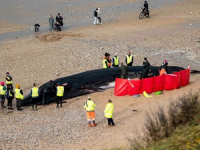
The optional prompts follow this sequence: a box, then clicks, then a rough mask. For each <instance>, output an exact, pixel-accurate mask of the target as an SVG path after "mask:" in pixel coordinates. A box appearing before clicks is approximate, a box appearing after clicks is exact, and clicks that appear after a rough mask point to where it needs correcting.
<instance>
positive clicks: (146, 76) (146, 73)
mask: <svg viewBox="0 0 200 150" xmlns="http://www.w3.org/2000/svg"><path fill="white" fill-rule="evenodd" d="M148 74H149V70H146V71H144V72H143V78H148Z"/></svg>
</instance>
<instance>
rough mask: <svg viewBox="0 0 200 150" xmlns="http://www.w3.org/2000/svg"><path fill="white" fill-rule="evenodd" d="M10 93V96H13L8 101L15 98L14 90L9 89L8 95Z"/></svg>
mask: <svg viewBox="0 0 200 150" xmlns="http://www.w3.org/2000/svg"><path fill="white" fill-rule="evenodd" d="M9 92H10V94H11V95H12V96H11V97H8V99H13V98H14V92H13V90H12V89H10V88H7V91H6V93H8V94H9Z"/></svg>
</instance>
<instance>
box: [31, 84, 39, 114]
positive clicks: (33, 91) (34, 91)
mask: <svg viewBox="0 0 200 150" xmlns="http://www.w3.org/2000/svg"><path fill="white" fill-rule="evenodd" d="M33 86H34V87H33V88H32V89H31V97H32V110H35V111H37V102H38V100H39V94H40V92H39V88H38V87H37V85H36V83H34V84H33Z"/></svg>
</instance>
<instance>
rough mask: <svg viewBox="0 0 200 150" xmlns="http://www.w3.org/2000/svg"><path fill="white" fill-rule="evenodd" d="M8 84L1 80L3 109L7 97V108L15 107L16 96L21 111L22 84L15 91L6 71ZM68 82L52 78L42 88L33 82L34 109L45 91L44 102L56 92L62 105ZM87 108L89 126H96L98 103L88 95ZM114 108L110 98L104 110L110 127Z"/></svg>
mask: <svg viewBox="0 0 200 150" xmlns="http://www.w3.org/2000/svg"><path fill="white" fill-rule="evenodd" d="M5 79H6V85H5V84H4V82H1V85H0V99H1V109H2V108H6V107H5V106H4V102H5V99H7V109H13V108H12V101H13V99H14V98H16V107H17V110H18V111H21V110H22V109H21V101H22V100H23V99H24V96H23V91H22V90H21V89H20V85H19V84H16V88H15V90H14V91H13V85H12V83H13V82H12V77H11V75H10V73H9V72H6V77H5ZM66 85H67V83H65V84H61V82H58V83H54V82H53V81H52V80H50V81H49V82H48V83H47V84H46V85H45V86H44V87H43V88H42V89H39V88H38V87H37V84H36V83H34V84H33V88H32V89H31V91H30V95H31V98H32V109H31V110H33V111H37V104H38V102H39V98H40V93H41V92H43V99H42V104H43V105H44V104H49V99H50V97H51V96H52V94H54V93H55V92H56V96H57V101H56V103H57V108H59V104H60V107H62V100H63V96H64V86H66ZM6 86H7V87H6ZM83 107H84V108H85V109H86V116H87V119H88V124H89V127H92V126H94V127H95V126H96V123H95V112H94V109H95V107H96V104H95V103H94V102H93V101H92V100H91V98H90V97H88V99H87V101H86V102H85V103H84V106H83ZM113 109H114V105H113V103H112V101H111V100H108V104H107V105H106V108H105V110H104V114H105V117H106V118H107V120H108V127H110V126H114V125H115V124H114V122H113V119H112V115H113Z"/></svg>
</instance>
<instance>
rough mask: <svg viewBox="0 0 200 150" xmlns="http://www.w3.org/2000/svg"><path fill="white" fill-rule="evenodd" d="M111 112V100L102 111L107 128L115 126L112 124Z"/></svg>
mask: <svg viewBox="0 0 200 150" xmlns="http://www.w3.org/2000/svg"><path fill="white" fill-rule="evenodd" d="M113 110H114V105H113V103H112V100H110V99H109V100H108V104H107V105H106V108H105V110H104V115H105V117H106V118H107V119H108V127H111V126H115V123H114V122H113V119H112V116H113Z"/></svg>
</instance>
